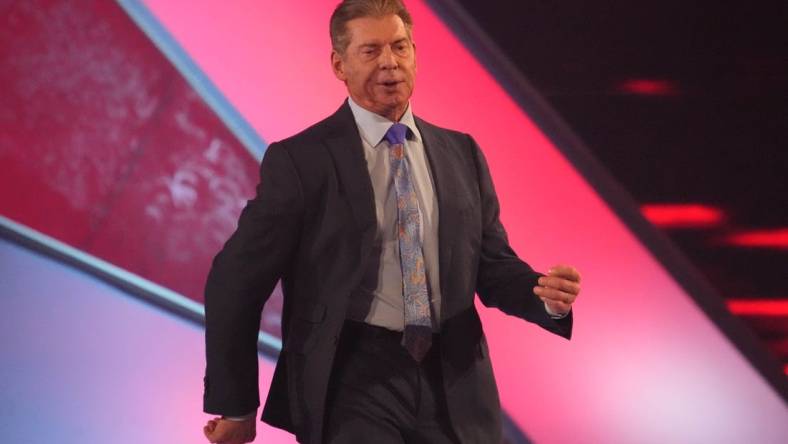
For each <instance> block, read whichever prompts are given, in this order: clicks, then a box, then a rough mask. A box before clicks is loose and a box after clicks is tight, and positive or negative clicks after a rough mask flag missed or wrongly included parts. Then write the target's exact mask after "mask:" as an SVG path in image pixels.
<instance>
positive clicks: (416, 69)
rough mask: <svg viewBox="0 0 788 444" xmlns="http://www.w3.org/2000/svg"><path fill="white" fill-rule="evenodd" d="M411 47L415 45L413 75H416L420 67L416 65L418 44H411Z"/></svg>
mask: <svg viewBox="0 0 788 444" xmlns="http://www.w3.org/2000/svg"><path fill="white" fill-rule="evenodd" d="M411 45H413V73H414V74H415V73H416V72H417V71H418V67H419V66H418V65H417V64H416V59H417V57H416V42H411Z"/></svg>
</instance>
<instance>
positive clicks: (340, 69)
mask: <svg viewBox="0 0 788 444" xmlns="http://www.w3.org/2000/svg"><path fill="white" fill-rule="evenodd" d="M331 69H332V70H333V71H334V75H335V76H336V78H337V79H339V80H341V81H343V82H344V81H346V80H347V75H345V61H344V60H343V59H342V55H340V54H339V53H338V52H337V50H336V49H332V50H331Z"/></svg>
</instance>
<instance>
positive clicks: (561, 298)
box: [534, 287, 577, 305]
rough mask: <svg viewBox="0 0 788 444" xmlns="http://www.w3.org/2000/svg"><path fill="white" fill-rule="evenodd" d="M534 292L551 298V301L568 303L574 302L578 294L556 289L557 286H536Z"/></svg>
mask: <svg viewBox="0 0 788 444" xmlns="http://www.w3.org/2000/svg"><path fill="white" fill-rule="evenodd" d="M534 293H535V294H536V295H537V296H539V297H543V298H547V299H550V300H551V301H556V302H563V303H566V304H570V305H571V304H572V303H573V302H574V301H575V298H576V297H577V295H574V294H571V293H567V292H564V291H561V290H556V289H555V288H550V287H534Z"/></svg>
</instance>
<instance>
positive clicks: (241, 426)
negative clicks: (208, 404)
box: [203, 416, 257, 444]
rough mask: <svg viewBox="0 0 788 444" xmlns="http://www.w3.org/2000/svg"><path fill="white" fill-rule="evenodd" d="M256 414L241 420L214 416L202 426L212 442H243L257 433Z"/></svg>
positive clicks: (225, 443)
mask: <svg viewBox="0 0 788 444" xmlns="http://www.w3.org/2000/svg"><path fill="white" fill-rule="evenodd" d="M256 419H257V418H256V416H253V417H251V418H249V419H245V420H243V421H232V420H229V419H222V418H218V417H217V418H214V419H212V420H210V421H208V423H207V424H206V425H205V427H203V433H205V437H206V438H208V441H210V442H212V443H214V444H244V443H247V442H252V441H254V438H255V436H256V435H257V425H256V422H255V420H256Z"/></svg>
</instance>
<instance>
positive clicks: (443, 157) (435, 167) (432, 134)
mask: <svg viewBox="0 0 788 444" xmlns="http://www.w3.org/2000/svg"><path fill="white" fill-rule="evenodd" d="M416 126H418V127H419V132H420V133H421V137H422V139H423V141H424V150H425V152H426V153H427V160H428V161H429V163H430V170H431V171H432V180H433V182H434V183H435V194H436V198H437V199H438V250H439V255H438V266H439V267H440V288H441V293H442V296H443V297H441V313H446V310H445V309H444V308H445V307H446V303H447V299H448V298H447V297H446V296H447V295H448V291H449V288H450V287H449V269H450V265H451V254H452V245H453V241H454V239H456V238H457V228H458V221H459V220H460V219H459V216H460V209H459V208H460V207H459V203H458V200H457V198H456V190H457V189H458V186H457V180H459V178H458V175H457V174H458V173H457V172H458V171H460V170H458V169H457V167H458V165H456V164H457V158H456V156H452V148H451V147H450V146H449V145H448V144H447V143H446V141H445V139H444V138H443V137H442V136H441V134H440V132H439V131H438V130H437V129H436V128H434V127H433V126H432V125H429V124H428V123H426V122H424V121H423V120H421V119H419V118H416Z"/></svg>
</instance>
